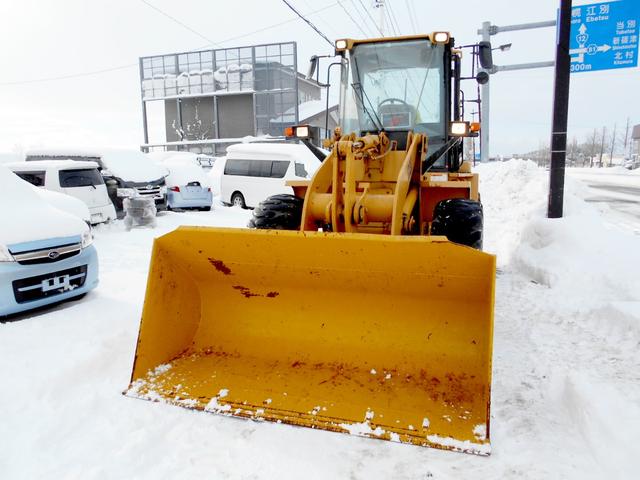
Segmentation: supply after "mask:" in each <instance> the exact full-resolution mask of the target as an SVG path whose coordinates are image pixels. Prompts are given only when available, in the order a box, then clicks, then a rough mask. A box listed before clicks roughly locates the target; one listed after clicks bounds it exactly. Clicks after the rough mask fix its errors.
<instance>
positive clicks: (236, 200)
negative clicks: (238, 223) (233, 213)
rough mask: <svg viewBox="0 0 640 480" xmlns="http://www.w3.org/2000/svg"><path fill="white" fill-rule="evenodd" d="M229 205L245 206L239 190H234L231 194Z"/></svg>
mask: <svg viewBox="0 0 640 480" xmlns="http://www.w3.org/2000/svg"><path fill="white" fill-rule="evenodd" d="M231 205H232V206H234V207H240V208H247V204H246V203H245V202H244V197H243V196H242V194H241V193H240V192H235V193H234V194H233V195H231Z"/></svg>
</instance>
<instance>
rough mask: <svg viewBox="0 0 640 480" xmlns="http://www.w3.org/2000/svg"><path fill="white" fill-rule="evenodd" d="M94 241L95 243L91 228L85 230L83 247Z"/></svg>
mask: <svg viewBox="0 0 640 480" xmlns="http://www.w3.org/2000/svg"><path fill="white" fill-rule="evenodd" d="M92 243H93V235H92V234H91V230H86V231H85V232H82V248H87V247H88V246H89V245H91V244H92Z"/></svg>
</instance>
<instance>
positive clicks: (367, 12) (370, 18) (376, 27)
mask: <svg viewBox="0 0 640 480" xmlns="http://www.w3.org/2000/svg"><path fill="white" fill-rule="evenodd" d="M358 2H360V6H361V7H362V10H364V12H365V13H366V14H367V17H369V20H371V23H373V26H374V27H375V29H376V30H378V32H379V33H380V35H381V36H383V37H384V34H383V33H382V30H380V27H379V26H378V24H377V23H376V21H375V20H374V19H373V17H372V16H371V13H369V10H367V9H366V8H365V7H364V4H363V3H362V0H358Z"/></svg>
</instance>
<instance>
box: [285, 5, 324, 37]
mask: <svg viewBox="0 0 640 480" xmlns="http://www.w3.org/2000/svg"><path fill="white" fill-rule="evenodd" d="M282 1H283V2H284V3H285V5H286V6H287V7H289V8H290V9H291V10H293V12H294V13H295V14H296V15H298V16H299V17H300V18H301V19H302V20H304V21H305V22H306V23H307V25H309V26H310V27H311V28H313V29H314V30H315V31H316V33H317V34H318V35H320V36H321V37H322V38H324V39H325V40H326V41H327V43H328V44H329V45H331V46H332V47H333V42H332V41H331V40H329V38H327V36H326V35H325V34H324V33H322V32H321V31H320V30H318V27H316V26H315V25H314V24H313V23H311V22H310V21H309V20H307V19H306V18H305V16H304V15H302V14H301V13H300V12H298V11H297V10H296V9H295V8H293V6H291V4H290V3H289V2H288V1H287V0H282Z"/></svg>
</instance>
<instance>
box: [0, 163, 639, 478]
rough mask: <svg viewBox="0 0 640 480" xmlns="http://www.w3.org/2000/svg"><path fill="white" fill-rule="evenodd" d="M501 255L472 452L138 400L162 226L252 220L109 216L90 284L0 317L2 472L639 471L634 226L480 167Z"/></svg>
mask: <svg viewBox="0 0 640 480" xmlns="http://www.w3.org/2000/svg"><path fill="white" fill-rule="evenodd" d="M478 170H479V172H480V174H481V192H482V199H483V203H484V207H485V229H486V237H485V248H486V249H487V250H488V251H490V252H493V253H497V254H498V255H499V257H498V266H499V272H498V277H497V281H496V288H497V291H496V310H495V338H494V373H493V376H494V378H493V398H492V425H491V427H492V431H491V434H492V435H491V436H492V446H493V453H492V455H491V456H490V457H476V456H472V455H465V454H459V453H453V452H444V451H438V450H433V449H427V448H420V447H413V446H409V445H402V444H396V443H392V442H384V441H379V440H370V439H363V438H358V437H354V436H349V435H344V434H336V433H330V432H325V431H318V430H311V429H306V428H295V427H290V426H285V425H277V424H271V423H255V422H251V421H247V420H240V419H235V418H229V417H221V416H216V415H210V414H205V413H202V412H195V411H190V410H186V409H181V408H177V407H174V406H169V405H164V404H159V403H151V402H144V401H139V400H136V399H131V398H128V397H124V396H123V395H121V392H122V391H123V390H124V388H125V387H126V386H127V385H128V382H129V376H130V373H131V366H132V360H133V354H134V349H135V342H136V336H137V331H138V322H139V318H140V313H141V308H142V301H143V298H144V289H145V284H146V272H147V268H148V262H149V257H150V248H151V242H152V239H153V237H154V236H156V235H159V234H162V233H165V232H168V231H170V230H172V229H173V228H175V227H176V226H178V225H180V224H193V225H220V226H233V227H243V226H244V225H245V224H246V222H247V220H248V219H249V215H250V213H249V212H247V211H245V210H240V209H237V208H227V207H222V206H221V205H216V206H215V208H214V210H212V211H211V212H199V213H173V212H171V213H165V214H162V215H161V216H160V217H159V218H158V228H157V229H156V230H148V229H134V230H132V231H131V232H129V233H127V232H125V231H124V228H123V226H122V225H121V222H117V223H115V224H113V225H108V226H103V227H100V228H98V230H97V232H96V247H97V248H98V251H99V253H100V261H101V283H100V286H99V287H98V288H97V289H96V290H95V291H94V292H92V293H90V294H89V295H88V296H87V297H86V298H85V299H83V300H80V301H77V302H71V303H66V304H63V305H61V306H58V307H56V308H53V309H48V310H43V311H40V312H35V313H31V314H27V315H24V316H22V317H20V318H19V319H20V321H15V322H11V323H6V324H2V325H0V381H1V382H2V392H3V395H0V412H1V413H0V472H2V475H0V476H1V477H2V478H7V479H22V478H25V479H27V478H28V479H31V478H82V479H86V478H193V477H197V476H200V477H207V478H291V479H298V478H355V479H365V478H366V479H369V478H401V479H432V478H433V479H447V478H470V477H474V478H513V479H516V478H517V479H520V478H530V479H539V478H570V479H592V478H593V479H596V478H598V479H600V478H636V476H637V471H638V470H639V469H640V455H638V453H640V449H639V448H638V441H637V437H638V435H639V433H638V432H640V348H639V347H640V308H639V306H640V284H639V283H638V282H639V278H640V275H637V273H636V270H637V269H638V267H640V248H639V247H640V237H639V236H638V235H635V234H633V233H632V232H629V231H628V230H626V229H621V228H617V227H616V225H615V224H612V222H611V221H610V220H607V221H605V219H604V218H603V217H602V212H601V210H600V209H599V208H598V207H597V205H595V204H593V203H587V202H585V201H584V200H583V198H584V196H585V195H587V194H588V193H587V187H585V186H584V185H583V184H581V183H579V182H578V181H576V180H573V179H572V177H571V175H569V178H568V181H567V189H566V191H567V195H566V199H567V202H566V206H565V213H566V217H565V218H564V219H555V220H549V219H546V218H544V213H545V208H546V199H547V197H546V193H547V192H546V189H547V185H546V183H547V176H548V172H545V171H544V170H541V169H538V168H537V167H536V166H535V165H534V164H532V163H529V162H523V161H515V160H512V161H509V162H505V163H500V164H489V165H482V166H480V167H479V168H478ZM639 224H640V221H639Z"/></svg>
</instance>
